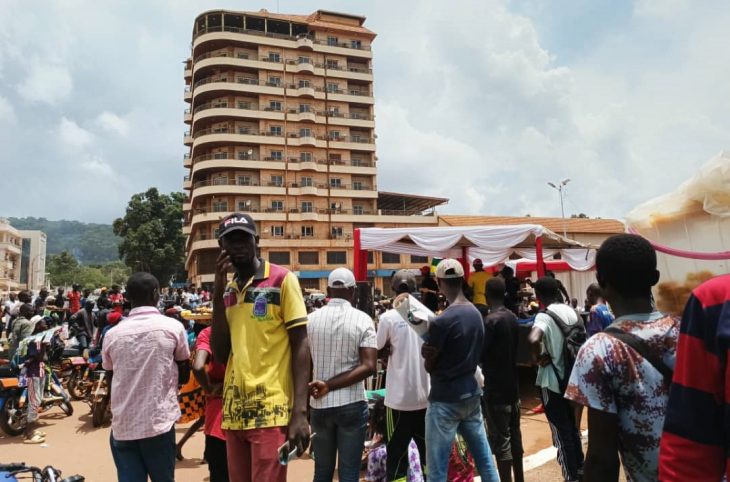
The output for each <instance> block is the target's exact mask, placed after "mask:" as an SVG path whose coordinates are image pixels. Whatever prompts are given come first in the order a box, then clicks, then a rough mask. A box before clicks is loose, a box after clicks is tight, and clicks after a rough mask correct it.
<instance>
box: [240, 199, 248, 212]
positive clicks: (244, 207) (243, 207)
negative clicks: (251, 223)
mask: <svg viewBox="0 0 730 482" xmlns="http://www.w3.org/2000/svg"><path fill="white" fill-rule="evenodd" d="M238 210H239V211H243V212H246V211H251V201H238Z"/></svg>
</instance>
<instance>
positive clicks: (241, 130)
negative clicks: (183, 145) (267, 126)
mask: <svg viewBox="0 0 730 482" xmlns="http://www.w3.org/2000/svg"><path fill="white" fill-rule="evenodd" d="M208 134H241V135H246V136H266V137H283V135H282V134H281V133H278V132H271V131H257V130H255V129H249V128H247V127H238V128H229V127H215V128H210V129H201V130H199V131H195V134H194V135H193V138H195V139H197V138H198V137H200V136H205V135H208Z"/></svg>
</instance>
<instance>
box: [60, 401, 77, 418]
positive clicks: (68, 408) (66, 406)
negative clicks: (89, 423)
mask: <svg viewBox="0 0 730 482" xmlns="http://www.w3.org/2000/svg"><path fill="white" fill-rule="evenodd" d="M59 406H60V407H61V410H63V413H65V414H66V416H67V417H70V416H71V415H73V414H74V406H73V405H71V402H66V401H64V402H61V405H59Z"/></svg>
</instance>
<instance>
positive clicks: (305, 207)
mask: <svg viewBox="0 0 730 482" xmlns="http://www.w3.org/2000/svg"><path fill="white" fill-rule="evenodd" d="M312 211H314V206H313V205H312V201H302V212H303V213H311V212H312ZM302 236H304V233H303V232H302Z"/></svg>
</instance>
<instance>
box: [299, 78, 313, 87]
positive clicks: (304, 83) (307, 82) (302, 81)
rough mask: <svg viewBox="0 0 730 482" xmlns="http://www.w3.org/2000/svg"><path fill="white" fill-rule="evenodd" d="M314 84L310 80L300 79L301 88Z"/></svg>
mask: <svg viewBox="0 0 730 482" xmlns="http://www.w3.org/2000/svg"><path fill="white" fill-rule="evenodd" d="M311 86H312V84H311V83H310V82H309V81H308V80H300V81H299V88H300V89H303V88H305V87H311Z"/></svg>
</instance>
